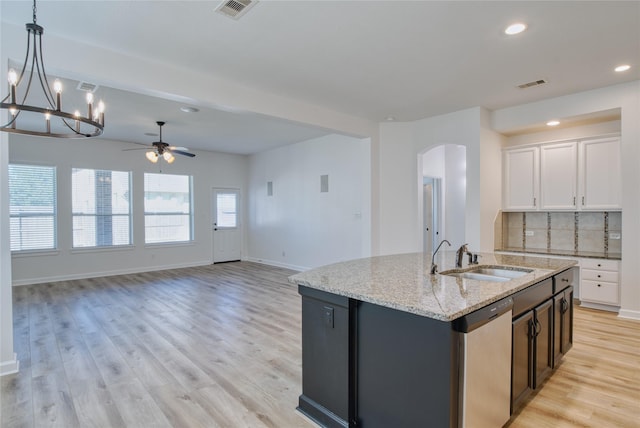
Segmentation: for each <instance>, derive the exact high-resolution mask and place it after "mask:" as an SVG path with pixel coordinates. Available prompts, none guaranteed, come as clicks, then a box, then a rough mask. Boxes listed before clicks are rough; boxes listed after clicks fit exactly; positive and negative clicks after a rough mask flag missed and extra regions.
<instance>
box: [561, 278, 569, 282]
mask: <svg viewBox="0 0 640 428" xmlns="http://www.w3.org/2000/svg"><path fill="white" fill-rule="evenodd" d="M560 281H562V282H569V279H568V278H562V279H561V280H560Z"/></svg>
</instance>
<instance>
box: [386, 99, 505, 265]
mask: <svg viewBox="0 0 640 428" xmlns="http://www.w3.org/2000/svg"><path fill="white" fill-rule="evenodd" d="M486 115H487V113H486V111H485V110H484V109H482V108H472V109H467V110H463V111H459V112H455V113H450V114H445V115H441V116H435V117H431V118H427V119H422V120H418V121H415V122H403V123H382V124H380V165H379V170H380V187H379V201H380V202H379V210H380V211H379V212H380V214H379V218H380V226H379V228H380V253H381V254H394V253H407V252H414V251H421V249H422V173H423V165H422V157H423V154H424V153H425V152H427V151H428V150H430V149H431V148H433V147H436V146H439V145H447V144H452V145H458V146H464V147H465V149H466V174H464V175H465V176H466V200H465V204H464V206H465V209H464V220H463V219H462V217H458V218H455V217H454V218H451V219H450V218H445V223H446V227H447V228H449V227H454V228H455V227H458V228H459V229H464V237H463V239H459V242H453V241H452V242H451V243H452V244H453V245H454V246H457V245H461V244H463V243H465V242H467V243H469V245H470V248H471V249H473V250H482V251H485V250H487V249H489V250H493V219H494V218H495V215H496V213H497V212H498V210H499V209H500V203H499V198H498V200H497V202H496V201H493V200H492V199H489V201H488V202H486V203H484V202H483V203H484V205H483V207H484V208H483V209H482V210H481V198H480V195H481V194H484V193H490V192H495V191H496V190H495V181H496V180H495V177H493V176H491V177H490V178H491V179H490V180H487V179H486V178H485V177H484V176H483V175H481V158H482V157H481V156H485V153H486V152H489V153H492V154H491V155H488V156H489V158H491V159H493V158H499V156H500V150H499V147H498V144H496V143H495V141H494V140H497V137H496V134H495V133H485V132H482V129H483V128H482V127H483V126H484V125H483V120H484V119H483V118H484V117H486ZM487 136H489V137H491V140H490V141H489V144H485V143H486V141H485V139H486V138H487ZM498 174H499V173H498ZM460 175H462V173H461V172H459V173H458V174H456V177H459V176H460ZM498 177H499V176H498ZM445 198H448V196H447V195H445ZM447 211H450V212H445V216H449V215H459V214H460V212H459V211H460V210H447ZM481 231H482V232H481ZM488 231H490V232H488ZM485 235H487V237H485V238H484V239H485V241H483V240H482V239H483V238H482V237H483V236H485ZM489 235H490V236H489ZM442 238H447V236H443V237H442Z"/></svg>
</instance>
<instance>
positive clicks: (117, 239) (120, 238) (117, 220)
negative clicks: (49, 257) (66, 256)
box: [71, 168, 131, 248]
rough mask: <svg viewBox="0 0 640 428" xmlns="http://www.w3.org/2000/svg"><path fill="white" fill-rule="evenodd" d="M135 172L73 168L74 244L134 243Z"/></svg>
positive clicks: (107, 245) (93, 245) (85, 245)
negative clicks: (133, 205)
mask: <svg viewBox="0 0 640 428" xmlns="http://www.w3.org/2000/svg"><path fill="white" fill-rule="evenodd" d="M130 178H131V173H130V172H125V171H106V170H94V169H82V168H73V170H72V179H71V187H72V194H71V204H72V212H73V247H74V248H82V247H110V246H117V245H130V244H131V201H130V198H131V185H130V182H131V179H130Z"/></svg>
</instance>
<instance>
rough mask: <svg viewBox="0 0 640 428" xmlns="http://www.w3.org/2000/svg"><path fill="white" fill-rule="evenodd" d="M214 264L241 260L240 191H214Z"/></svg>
mask: <svg viewBox="0 0 640 428" xmlns="http://www.w3.org/2000/svg"><path fill="white" fill-rule="evenodd" d="M212 193H213V195H212V198H211V199H212V210H211V211H212V216H211V217H212V219H213V224H212V228H213V262H214V263H221V262H230V261H236V260H240V242H241V236H240V212H239V207H240V203H239V202H240V191H239V190H237V189H213V192H212Z"/></svg>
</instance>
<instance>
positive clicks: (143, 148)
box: [122, 146, 153, 152]
mask: <svg viewBox="0 0 640 428" xmlns="http://www.w3.org/2000/svg"><path fill="white" fill-rule="evenodd" d="M132 150H153V146H145V147H139V148H136V149H122V151H123V152H130V151H132Z"/></svg>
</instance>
